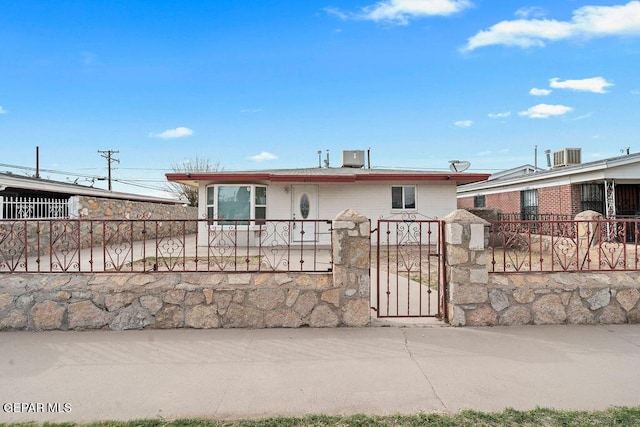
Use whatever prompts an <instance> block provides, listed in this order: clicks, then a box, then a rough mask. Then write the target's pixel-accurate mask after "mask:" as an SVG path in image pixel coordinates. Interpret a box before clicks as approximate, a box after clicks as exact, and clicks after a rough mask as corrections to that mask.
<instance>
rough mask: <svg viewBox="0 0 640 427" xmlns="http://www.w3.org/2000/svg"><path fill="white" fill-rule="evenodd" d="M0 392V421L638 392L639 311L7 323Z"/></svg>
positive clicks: (483, 404) (623, 396) (601, 398)
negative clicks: (394, 322) (47, 326)
mask: <svg viewBox="0 0 640 427" xmlns="http://www.w3.org/2000/svg"><path fill="white" fill-rule="evenodd" d="M0 400H2V404H3V407H2V410H1V411H0V422H14V421H28V420H36V421H45V420H47V421H56V422H61V421H91V420H104V419H120V420H126V419H135V418H146V417H167V418H176V417H215V418H238V417H263V416H271V415H304V414H312V413H325V414H354V413H368V414H393V413H417V412H421V411H426V412H447V411H458V410H461V409H464V408H473V409H478V410H484V411H496V410H501V409H503V408H505V407H513V408H518V409H529V408H534V407H536V406H545V407H554V408H567V409H568V408H571V409H604V408H607V407H609V406H612V405H624V406H628V405H640V325H618V326H613V325H612V326H526V327H509V328H507V327H494V328H452V327H441V326H430V327H407V328H398V327H390V328H388V327H372V328H363V329H348V328H341V329H308V328H305V329H295V330H293V329H265V330H242V329H235V330H143V331H123V332H116V331H90V332H37V333H36V332H5V333H0ZM24 403H26V404H28V405H20V404H24ZM29 404H30V405H29ZM37 404H40V409H43V408H46V405H47V404H49V405H50V406H52V407H51V408H49V409H52V410H54V411H53V412H51V411H49V412H47V411H44V412H17V409H20V410H26V411H29V410H37V409H38V407H37V406H36V405H37ZM56 404H57V406H56Z"/></svg>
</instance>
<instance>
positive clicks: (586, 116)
mask: <svg viewBox="0 0 640 427" xmlns="http://www.w3.org/2000/svg"><path fill="white" fill-rule="evenodd" d="M592 115H593V113H587V114H583V115H581V116H578V117H576V118H575V119H573V120H574V121H575V120H584V119H588V118H589V117H591V116H592Z"/></svg>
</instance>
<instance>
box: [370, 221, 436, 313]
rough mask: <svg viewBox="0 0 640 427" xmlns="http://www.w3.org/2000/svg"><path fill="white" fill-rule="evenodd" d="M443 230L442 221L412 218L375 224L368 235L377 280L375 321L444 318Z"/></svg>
mask: <svg viewBox="0 0 640 427" xmlns="http://www.w3.org/2000/svg"><path fill="white" fill-rule="evenodd" d="M443 230H444V225H443V222H442V221H440V220H433V219H429V220H420V219H415V217H414V216H413V215H411V216H407V215H404V216H403V217H402V218H401V219H380V220H378V222H377V227H376V228H375V229H374V230H373V231H372V238H373V239H372V240H374V242H372V245H375V254H374V256H375V270H376V271H375V272H372V276H373V277H372V278H375V279H374V280H377V282H376V284H377V286H375V288H374V289H373V290H374V293H375V295H372V308H373V309H374V310H375V311H376V313H377V317H378V318H401V317H435V318H439V319H442V318H444V315H445V313H446V310H445V304H446V298H445V286H444V283H445V280H444V278H445V268H444V232H443Z"/></svg>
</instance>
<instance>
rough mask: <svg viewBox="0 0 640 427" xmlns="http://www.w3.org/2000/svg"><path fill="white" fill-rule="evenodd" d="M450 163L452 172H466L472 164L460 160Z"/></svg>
mask: <svg viewBox="0 0 640 427" xmlns="http://www.w3.org/2000/svg"><path fill="white" fill-rule="evenodd" d="M449 163H450V165H449V170H450V171H451V172H464V171H466V170H467V169H469V166H471V163H469V162H466V161H460V160H449Z"/></svg>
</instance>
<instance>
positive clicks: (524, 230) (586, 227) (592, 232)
mask: <svg viewBox="0 0 640 427" xmlns="http://www.w3.org/2000/svg"><path fill="white" fill-rule="evenodd" d="M639 221H640V220H638V219H600V220H588V221H585V220H570V221H493V222H492V223H491V228H490V235H489V251H490V254H491V266H490V269H489V271H491V272H494V273H499V272H500V273H502V272H504V273H508V272H554V271H612V270H618V271H633V270H640V253H639V251H638V246H639V245H638V243H639V240H640V239H639V237H640V236H639V234H638V231H639V227H638V222H639Z"/></svg>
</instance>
